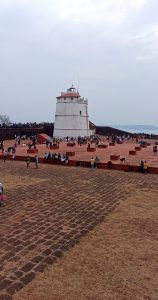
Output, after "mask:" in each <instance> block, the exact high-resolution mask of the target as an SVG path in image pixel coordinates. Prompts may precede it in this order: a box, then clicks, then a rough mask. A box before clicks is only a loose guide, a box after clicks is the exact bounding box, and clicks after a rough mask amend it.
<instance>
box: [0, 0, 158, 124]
mask: <svg viewBox="0 0 158 300" xmlns="http://www.w3.org/2000/svg"><path fill="white" fill-rule="evenodd" d="M72 83H73V84H74V85H75V86H76V87H79V91H80V94H81V96H83V97H85V98H88V101H89V117H90V120H91V121H92V122H94V123H95V124H97V125H110V124H152V125H158V1H157V0H73V1H71V0H0V112H1V113H3V114H7V115H9V116H10V119H11V121H13V122H27V121H36V122H42V121H45V122H52V121H54V115H55V107H56V97H57V96H59V95H60V92H61V91H65V90H66V89H67V88H69V87H70V86H71V84H72Z"/></svg>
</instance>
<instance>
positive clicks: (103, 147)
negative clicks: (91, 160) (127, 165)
mask: <svg viewBox="0 0 158 300" xmlns="http://www.w3.org/2000/svg"><path fill="white" fill-rule="evenodd" d="M107 147H108V145H102V144H100V145H98V148H99V149H106V148H107Z"/></svg>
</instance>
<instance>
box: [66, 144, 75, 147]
mask: <svg viewBox="0 0 158 300" xmlns="http://www.w3.org/2000/svg"><path fill="white" fill-rule="evenodd" d="M67 146H68V147H74V146H76V143H67Z"/></svg>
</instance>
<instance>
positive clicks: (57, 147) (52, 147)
mask: <svg viewBox="0 0 158 300" xmlns="http://www.w3.org/2000/svg"><path fill="white" fill-rule="evenodd" d="M50 149H52V150H58V149H59V146H57V145H51V146H50Z"/></svg>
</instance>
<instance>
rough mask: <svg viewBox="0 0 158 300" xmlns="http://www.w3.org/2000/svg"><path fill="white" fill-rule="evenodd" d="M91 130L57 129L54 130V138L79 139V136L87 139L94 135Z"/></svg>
mask: <svg viewBox="0 0 158 300" xmlns="http://www.w3.org/2000/svg"><path fill="white" fill-rule="evenodd" d="M92 134H93V133H92V131H91V130H89V129H88V130H87V129H56V128H54V133H53V137H56V138H62V139H63V138H65V137H67V136H68V137H73V138H77V137H78V136H81V137H85V136H90V135H92Z"/></svg>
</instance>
